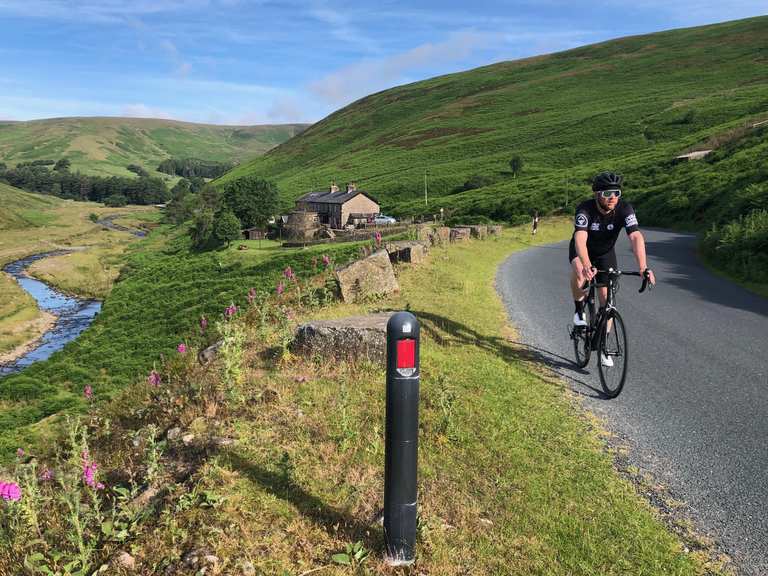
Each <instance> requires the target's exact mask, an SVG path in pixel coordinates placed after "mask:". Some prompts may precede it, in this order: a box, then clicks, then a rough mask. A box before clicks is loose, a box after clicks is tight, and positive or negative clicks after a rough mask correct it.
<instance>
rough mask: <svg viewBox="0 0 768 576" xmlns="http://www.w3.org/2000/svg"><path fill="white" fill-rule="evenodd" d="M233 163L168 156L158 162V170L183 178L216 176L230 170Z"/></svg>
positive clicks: (233, 165)
mask: <svg viewBox="0 0 768 576" xmlns="http://www.w3.org/2000/svg"><path fill="white" fill-rule="evenodd" d="M234 167H235V164H234V163H232V162H213V161H211V160H200V159H198V158H168V159H167V160H163V161H162V162H160V165H159V166H158V167H157V171H158V172H162V173H164V174H170V175H172V176H181V177H183V178H191V177H195V176H196V177H198V178H218V177H219V176H222V175H223V174H225V173H227V172H229V171H230V170H232V168H234Z"/></svg>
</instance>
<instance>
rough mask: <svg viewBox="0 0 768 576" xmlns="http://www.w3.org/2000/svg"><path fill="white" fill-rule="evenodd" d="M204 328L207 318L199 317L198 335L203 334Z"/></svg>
mask: <svg viewBox="0 0 768 576" xmlns="http://www.w3.org/2000/svg"><path fill="white" fill-rule="evenodd" d="M206 328H208V318H206V317H205V316H200V333H201V334H202V333H203V332H205V329H206Z"/></svg>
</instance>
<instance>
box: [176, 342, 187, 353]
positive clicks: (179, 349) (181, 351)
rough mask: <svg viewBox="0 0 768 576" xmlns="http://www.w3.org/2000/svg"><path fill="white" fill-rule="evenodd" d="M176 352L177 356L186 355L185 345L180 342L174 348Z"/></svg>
mask: <svg viewBox="0 0 768 576" xmlns="http://www.w3.org/2000/svg"><path fill="white" fill-rule="evenodd" d="M176 350H178V352H179V354H186V353H187V345H186V344H184V342H182V343H181V344H179V345H178V346H177V347H176Z"/></svg>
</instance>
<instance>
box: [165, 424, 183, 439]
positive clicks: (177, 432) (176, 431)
mask: <svg viewBox="0 0 768 576" xmlns="http://www.w3.org/2000/svg"><path fill="white" fill-rule="evenodd" d="M179 436H181V428H179V427H178V426H177V427H175V428H171V429H170V430H168V434H166V435H165V437H166V438H167V439H168V440H170V441H171V442H173V441H174V440H178V438H179Z"/></svg>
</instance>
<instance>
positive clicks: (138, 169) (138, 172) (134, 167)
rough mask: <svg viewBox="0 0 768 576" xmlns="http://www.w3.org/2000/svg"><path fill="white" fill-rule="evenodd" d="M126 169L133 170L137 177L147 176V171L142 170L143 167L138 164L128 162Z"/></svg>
mask: <svg viewBox="0 0 768 576" xmlns="http://www.w3.org/2000/svg"><path fill="white" fill-rule="evenodd" d="M126 170H128V171H129V172H133V173H134V174H136V176H138V177H139V178H147V177H148V176H149V172H147V171H146V170H144V168H142V167H141V166H139V165H138V164H128V166H127V168H126Z"/></svg>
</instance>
